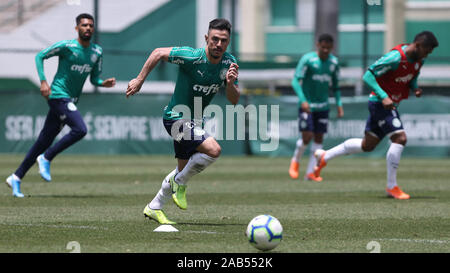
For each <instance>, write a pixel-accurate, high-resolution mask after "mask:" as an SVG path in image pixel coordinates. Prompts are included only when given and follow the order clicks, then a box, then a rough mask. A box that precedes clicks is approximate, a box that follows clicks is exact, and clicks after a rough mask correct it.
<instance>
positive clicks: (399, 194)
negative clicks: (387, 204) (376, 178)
mask: <svg viewBox="0 0 450 273" xmlns="http://www.w3.org/2000/svg"><path fill="white" fill-rule="evenodd" d="M386 193H387V195H388V196H389V197H393V198H395V199H401V200H406V199H409V197H410V196H409V194H406V193H404V192H403V191H402V190H401V189H400V188H399V187H398V186H395V187H393V188H392V189H388V188H386Z"/></svg>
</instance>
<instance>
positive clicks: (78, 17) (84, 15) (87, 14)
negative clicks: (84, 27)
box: [75, 13, 94, 26]
mask: <svg viewBox="0 0 450 273" xmlns="http://www.w3.org/2000/svg"><path fill="white" fill-rule="evenodd" d="M84 18H85V19H90V20H92V22H94V17H93V16H92V15H90V14H89V13H82V14H80V15H78V16H77V18H76V19H75V22H76V23H77V26H78V25H79V24H80V23H81V19H84Z"/></svg>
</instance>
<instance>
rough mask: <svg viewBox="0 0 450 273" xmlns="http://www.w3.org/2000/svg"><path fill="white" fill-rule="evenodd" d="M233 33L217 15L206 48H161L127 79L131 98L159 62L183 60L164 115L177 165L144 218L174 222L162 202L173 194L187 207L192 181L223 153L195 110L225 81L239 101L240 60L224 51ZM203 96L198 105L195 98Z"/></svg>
mask: <svg viewBox="0 0 450 273" xmlns="http://www.w3.org/2000/svg"><path fill="white" fill-rule="evenodd" d="M230 33H231V24H230V23H229V22H228V21H227V20H225V19H214V20H212V21H211V22H210V23H209V29H208V33H207V35H205V40H206V47H204V48H196V49H194V48H191V47H186V46H185V47H165V48H157V49H155V50H153V52H152V53H151V54H150V56H149V57H148V59H147V61H146V62H145V64H144V66H143V68H142V70H141V72H140V73H139V75H138V76H137V77H136V78H135V79H132V80H131V81H130V82H129V84H128V88H127V91H126V96H127V97H128V96H130V95H134V94H135V93H137V92H139V90H140V89H141V87H142V85H143V84H144V80H145V78H146V77H147V76H148V75H149V73H150V72H151V71H152V70H153V69H154V68H155V66H156V65H157V64H158V63H159V62H160V61H166V62H170V63H173V64H177V65H179V70H178V77H177V81H176V85H175V91H174V94H173V95H172V98H171V100H170V102H169V105H168V106H166V107H165V109H164V114H163V123H164V126H165V128H166V130H167V132H168V133H169V134H170V135H171V136H172V138H173V139H174V141H173V143H174V149H175V157H176V158H177V167H176V168H175V169H174V170H173V171H172V172H170V173H169V174H168V175H167V176H166V178H165V179H164V180H163V182H162V186H161V189H160V190H159V191H158V193H157V194H156V196H155V198H154V199H153V200H152V201H151V202H150V203H149V204H148V205H147V206H145V209H144V215H145V216H146V217H149V218H150V219H153V220H155V221H157V222H159V223H161V224H175V222H173V221H171V220H169V219H167V216H166V215H165V213H164V212H163V210H162V209H163V206H164V204H165V203H166V202H167V201H168V200H169V199H170V198H171V197H172V199H173V201H174V202H175V204H176V205H177V206H178V207H179V208H181V209H186V208H187V202H186V184H187V182H188V180H189V179H190V178H191V177H192V176H194V175H196V174H198V173H200V172H201V171H203V170H204V169H205V168H206V167H208V166H209V165H210V164H212V163H213V162H214V161H216V159H217V158H218V157H219V155H220V152H221V147H220V145H219V144H218V143H217V141H216V140H215V139H214V138H213V137H212V136H209V135H208V133H207V132H205V131H204V130H203V129H202V116H197V115H196V114H195V113H196V112H197V113H198V111H200V113H203V110H204V108H205V107H206V106H207V105H208V104H209V103H210V102H211V100H212V98H213V97H214V95H215V94H216V93H217V92H218V91H219V88H221V87H222V86H225V90H226V97H227V99H228V100H229V101H230V102H231V103H232V104H236V103H237V102H238V100H239V96H240V91H239V88H238V81H237V79H238V65H237V63H236V59H235V58H234V57H233V56H232V55H231V54H229V53H227V52H226V50H227V47H228V45H229V43H230ZM200 99H201V100H200ZM199 101H200V104H199V103H196V102H199ZM179 109H183V111H180V110H179ZM189 113H190V114H189Z"/></svg>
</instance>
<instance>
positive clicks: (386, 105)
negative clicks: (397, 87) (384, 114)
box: [381, 97, 395, 110]
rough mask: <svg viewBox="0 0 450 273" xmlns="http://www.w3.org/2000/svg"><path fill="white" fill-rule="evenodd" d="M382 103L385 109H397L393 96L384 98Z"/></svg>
mask: <svg viewBox="0 0 450 273" xmlns="http://www.w3.org/2000/svg"><path fill="white" fill-rule="evenodd" d="M381 103H382V104H383V107H384V109H386V110H394V109H395V105H394V102H393V101H392V100H391V98H389V97H387V98H384V99H383V100H382V101H381Z"/></svg>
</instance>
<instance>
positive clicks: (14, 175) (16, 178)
mask: <svg viewBox="0 0 450 273" xmlns="http://www.w3.org/2000/svg"><path fill="white" fill-rule="evenodd" d="M12 177H13V178H14V180H19V181H20V180H21V179H20V178H19V177H18V176H17V175H16V174H15V173H13V174H12Z"/></svg>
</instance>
